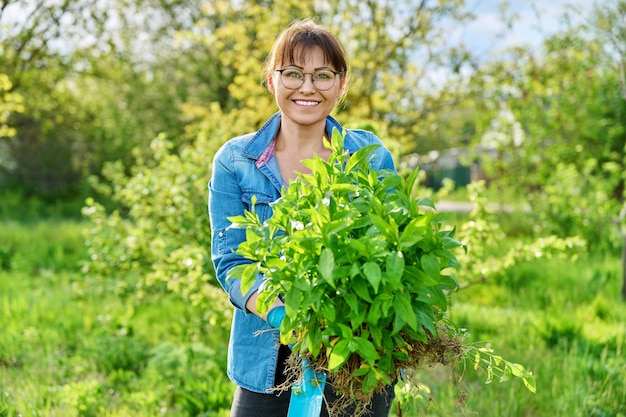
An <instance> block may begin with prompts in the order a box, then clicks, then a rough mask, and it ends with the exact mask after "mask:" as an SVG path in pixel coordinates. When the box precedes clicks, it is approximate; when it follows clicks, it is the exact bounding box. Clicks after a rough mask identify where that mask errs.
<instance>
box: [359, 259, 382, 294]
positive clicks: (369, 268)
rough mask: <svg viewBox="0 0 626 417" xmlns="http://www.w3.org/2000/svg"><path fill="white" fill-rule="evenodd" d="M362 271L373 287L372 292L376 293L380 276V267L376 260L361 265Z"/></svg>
mask: <svg viewBox="0 0 626 417" xmlns="http://www.w3.org/2000/svg"><path fill="white" fill-rule="evenodd" d="M363 273H364V274H365V277H366V278H367V280H368V281H369V283H370V284H371V285H372V288H374V294H377V293H378V287H379V286H380V280H381V278H382V274H381V271H380V267H379V266H378V264H377V263H376V262H366V263H365V264H364V265H363Z"/></svg>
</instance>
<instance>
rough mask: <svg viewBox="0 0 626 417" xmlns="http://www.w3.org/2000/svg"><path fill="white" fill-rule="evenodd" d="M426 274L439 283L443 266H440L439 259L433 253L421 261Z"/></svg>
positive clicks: (423, 257) (426, 255)
mask: <svg viewBox="0 0 626 417" xmlns="http://www.w3.org/2000/svg"><path fill="white" fill-rule="evenodd" d="M420 263H421V264H422V268H423V269H424V272H426V274H428V276H429V277H431V278H433V279H434V280H436V281H437V282H439V276H440V275H441V266H440V265H439V259H437V257H436V256H435V255H433V254H431V253H427V254H425V255H424V256H422V258H421V259H420Z"/></svg>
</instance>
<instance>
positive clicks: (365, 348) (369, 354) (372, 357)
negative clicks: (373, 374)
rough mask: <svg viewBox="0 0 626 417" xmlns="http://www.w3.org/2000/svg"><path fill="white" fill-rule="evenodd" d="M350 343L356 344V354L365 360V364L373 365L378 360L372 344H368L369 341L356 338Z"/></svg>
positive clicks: (378, 356)
mask: <svg viewBox="0 0 626 417" xmlns="http://www.w3.org/2000/svg"><path fill="white" fill-rule="evenodd" d="M352 342H353V343H354V344H356V347H357V349H356V352H358V353H359V355H360V356H361V357H362V358H363V359H365V360H366V361H367V362H369V363H374V361H376V360H377V359H378V358H380V355H379V354H378V351H377V350H376V348H375V347H374V345H373V344H372V342H370V341H369V340H367V339H365V338H363V337H358V336H357V337H355V338H354V339H352Z"/></svg>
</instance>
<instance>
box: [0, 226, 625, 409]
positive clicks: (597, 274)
mask: <svg viewBox="0 0 626 417" xmlns="http://www.w3.org/2000/svg"><path fill="white" fill-rule="evenodd" d="M81 227H82V225H81V223H80V222H78V221H68V220H66V221H58V222H54V221H39V222H29V223H20V222H10V221H4V222H2V223H0V260H1V259H4V261H3V262H4V263H0V326H1V330H0V417H9V416H11V417H17V416H23V417H31V416H63V417H72V416H81V417H83V416H87V417H89V416H109V417H122V416H132V417H144V416H145V417H148V416H171V417H183V416H185V417H187V416H188V417H191V416H216V417H219V416H222V417H225V416H227V415H228V410H227V409H228V407H229V404H230V399H231V395H232V391H233V388H234V387H233V385H232V384H231V383H230V382H229V381H228V380H227V378H226V376H225V350H226V343H227V342H226V339H227V336H226V335H225V334H224V332H223V328H226V327H227V324H224V323H222V325H223V326H222V327H220V328H216V327H214V326H212V324H211V322H210V320H206V319H204V317H207V316H209V317H210V312H199V311H195V310H194V307H193V306H191V305H190V304H189V303H186V302H184V301H182V300H180V299H179V298H177V297H176V296H174V295H171V294H166V293H164V294H156V295H154V296H153V297H151V298H148V299H144V300H143V302H141V303H138V302H137V299H136V298H133V297H132V296H129V293H128V289H127V290H126V292H124V293H118V292H117V289H118V288H119V282H120V281H121V280H126V279H129V277H123V276H114V277H110V279H108V280H104V281H95V280H90V279H89V278H87V277H84V276H83V275H82V274H81V272H80V260H81V259H82V258H83V257H84V256H85V252H84V249H83V247H82V237H81V233H80V229H81ZM2 254H4V255H2ZM2 256H4V258H2ZM619 264H620V263H619V260H618V259H614V258H606V259H604V258H594V259H588V260H584V261H583V260H581V261H571V262H564V261H540V262H535V263H528V264H522V265H519V266H517V267H516V268H515V269H514V270H513V271H511V273H510V274H508V275H507V276H506V277H505V278H501V279H498V280H496V281H491V282H488V283H486V284H480V285H475V286H472V287H469V288H467V289H465V290H462V291H460V292H458V293H455V294H453V295H452V302H451V316H452V318H453V320H454V321H455V322H456V323H457V324H459V325H461V326H464V327H466V328H467V329H468V330H469V332H470V334H471V336H470V337H469V339H468V340H467V343H474V342H476V343H478V342H480V343H490V344H491V346H492V347H493V348H494V349H495V352H496V353H497V354H500V355H502V356H503V357H504V358H505V359H507V360H510V361H512V362H518V363H521V364H523V365H524V366H526V367H527V368H528V369H530V370H532V371H533V373H534V375H535V377H536V381H537V393H535V394H532V393H530V392H529V391H527V390H526V389H525V388H524V386H523V384H522V383H521V381H519V380H517V379H512V380H509V381H506V382H503V383H499V382H497V381H494V382H492V383H491V384H489V385H485V383H484V381H485V379H484V375H479V374H477V373H476V372H475V371H474V370H473V369H471V368H467V369H465V370H463V369H462V367H461V366H459V367H457V368H456V371H455V372H453V371H452V369H450V368H441V367H438V368H434V369H432V368H426V369H422V370H418V371H417V372H416V378H417V380H418V381H420V382H422V383H423V384H424V385H423V386H421V389H420V390H417V387H416V386H412V387H411V388H410V390H409V389H402V385H401V384H400V385H398V389H397V390H398V392H399V394H400V395H401V396H402V397H401V398H402V404H401V405H402V408H401V409H402V411H401V413H402V416H403V417H407V416H410V417H414V416H441V417H443V416H457V415H463V416H483V417H500V416H507V417H522V416H525V417H529V416H533V417H543V416H545V417H557V416H563V417H565V416H567V417H588V416H589V417H618V416H620V417H624V416H626V346H625V343H624V342H625V339H626V334H625V328H626V325H625V323H626V302H624V301H623V300H622V299H621V298H620V296H619V294H620V288H621V287H620V286H621V272H620V265H619ZM397 410H398V408H397V404H395V405H394V413H393V415H394V416H399V413H398V412H397Z"/></svg>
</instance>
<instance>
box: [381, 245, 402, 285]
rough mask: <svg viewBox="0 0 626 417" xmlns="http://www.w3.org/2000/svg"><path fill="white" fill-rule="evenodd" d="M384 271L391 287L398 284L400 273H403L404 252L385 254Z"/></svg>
mask: <svg viewBox="0 0 626 417" xmlns="http://www.w3.org/2000/svg"><path fill="white" fill-rule="evenodd" d="M385 272H386V273H387V278H388V279H389V281H390V283H391V284H392V285H393V287H397V286H398V285H400V283H401V282H402V275H403V274H404V254H403V253H402V252H401V251H398V252H394V253H391V254H389V256H387V261H386V271H385Z"/></svg>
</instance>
